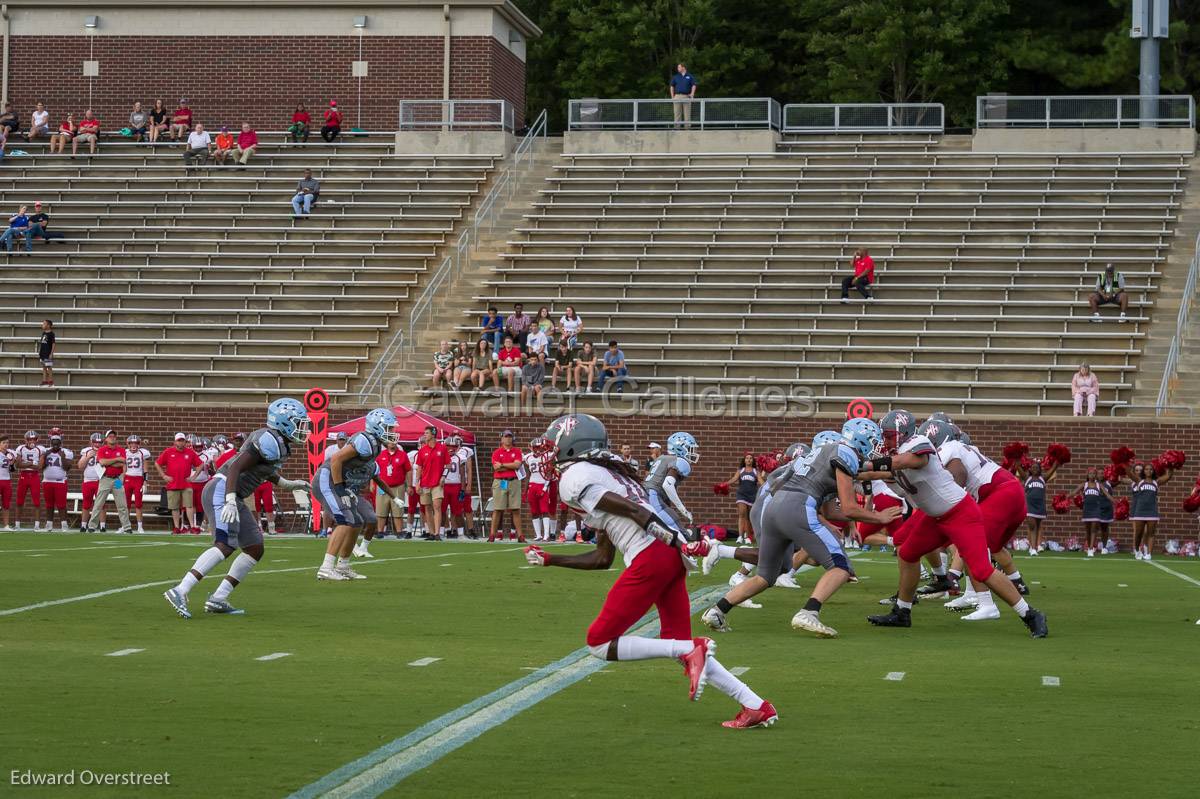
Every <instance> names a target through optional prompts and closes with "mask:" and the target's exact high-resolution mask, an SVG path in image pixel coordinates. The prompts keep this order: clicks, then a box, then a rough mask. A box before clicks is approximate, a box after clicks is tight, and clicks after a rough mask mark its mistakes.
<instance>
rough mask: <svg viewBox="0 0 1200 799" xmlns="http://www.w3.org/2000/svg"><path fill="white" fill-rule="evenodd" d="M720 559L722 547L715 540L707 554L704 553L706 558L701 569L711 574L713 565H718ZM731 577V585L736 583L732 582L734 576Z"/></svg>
mask: <svg viewBox="0 0 1200 799" xmlns="http://www.w3.org/2000/svg"><path fill="white" fill-rule="evenodd" d="M720 559H721V547H720V546H718V545H717V544H716V543H715V542H714V543H713V544H712V545H711V546H709V548H708V552H707V553H705V555H704V560H703V561H701V563H700V571H702V572H703V573H704V574H711V573H712V570H713V566H716V565H717V561H719V560H720ZM738 573H739V574H740V572H738ZM729 579H730V585H734V583H733V582H732V580H733V578H732V577H731V578H729ZM743 579H744V578H743ZM738 582H741V580H739V581H738Z"/></svg>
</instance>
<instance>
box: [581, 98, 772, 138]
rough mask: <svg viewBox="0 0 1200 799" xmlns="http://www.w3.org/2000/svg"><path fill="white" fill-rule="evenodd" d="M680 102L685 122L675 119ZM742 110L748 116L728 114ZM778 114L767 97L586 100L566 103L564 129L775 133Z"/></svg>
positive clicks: (770, 99)
mask: <svg viewBox="0 0 1200 799" xmlns="http://www.w3.org/2000/svg"><path fill="white" fill-rule="evenodd" d="M682 103H687V104H688V105H689V108H688V112H689V114H690V119H689V120H687V121H684V120H683V119H680V120H678V121H677V120H676V119H675V113H676V111H677V110H678V106H679V105H680V104H682ZM746 108H749V110H750V111H751V112H752V113H750V115H748V116H744V117H742V116H739V115H738V114H735V113H731V111H732V110H733V109H746ZM693 109H695V110H694V112H693ZM606 112H611V113H607V114H606ZM781 115H782V112H781V110H780V105H779V101H778V100H775V99H773V98H771V97H704V98H695V99H687V100H684V99H675V98H664V97H649V98H640V99H625V98H620V99H600V98H595V99H593V98H587V99H581V100H570V101H569V102H568V103H567V130H569V131H571V130H646V129H649V130H669V129H673V128H675V129H694V130H711V129H719V130H730V129H737V130H753V129H758V130H779V126H780V117H781ZM606 116H608V117H610V118H605V117H606ZM681 116H682V114H681Z"/></svg>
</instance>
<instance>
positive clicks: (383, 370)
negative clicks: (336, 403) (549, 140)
mask: <svg viewBox="0 0 1200 799" xmlns="http://www.w3.org/2000/svg"><path fill="white" fill-rule="evenodd" d="M546 118H547V115H546V111H545V110H543V111H542V113H540V114H538V116H537V118H536V119H535V120H534V121H533V124H531V125H530V126H529V128H528V130H527V131H526V133H525V136H524V137H522V139H521V141H520V142H518V143H517V146H516V147H515V148H513V152H512V156H511V158H510V160H509V165H508V166H507V167H505V169H504V171H503V172H501V173H500V176H499V177H498V178H496V181H495V182H494V183H493V184H492V187H491V189H489V190H488V193H487V194H485V195H484V197H483V199H482V200H480V201H479V206H478V207H477V208H476V209H475V213H474V215H473V216H472V217H471V221H470V223H468V224H467V226H466V227H465V228H464V229H463V231H462V233H460V234H459V236H458V240H457V241H456V242H455V243H454V252H453V253H451V254H450V255H447V256H446V257H445V258H443V259H442V262H441V263H440V264H438V267H437V269H435V270H434V272H433V274H432V275H431V276H430V278H429V282H428V283H426V284H425V289H424V290H423V291H422V292H421V294H420V296H418V297H417V299H416V301H415V302H414V303H413V304H412V307H411V308H410V309H409V312H408V324H407V325H401V327H400V329H398V330H397V331H396V332H395V334H394V335H393V336H392V338H391V340H390V341H388V344H387V346H386V347H384V349H383V352H382V353H380V355H379V358H377V359H376V361H375V365H374V366H372V367H371V371H370V373H369V374H368V375H367V379H366V380H364V381H363V385H362V388H361V389H360V390H359V392H358V399H359V402H360V403H366V402H367V400H368V399H369V398H370V397H372V396H375V395H382V392H383V389H384V380H385V377H386V376H387V374H388V373H389V372H391V370H392V365H393V363H395V360H396V358H397V357H399V356H400V354H401V353H403V352H407V351H409V350H410V349H412V348H413V347H414V346H416V343H417V333H418V332H419V331H420V330H424V329H426V328H427V327H428V326H429V323H430V317H431V312H432V309H433V303H434V301H435V300H436V299H437V296H438V291H439V290H440V289H442V288H444V287H445V286H446V285H447V282H448V281H449V282H453V281H454V280H455V279H456V278H457V277H458V274H459V273H460V272H461V271H462V267H463V264H464V263H465V262H466V259H467V258H468V257H470V255H471V251H472V250H474V249H475V246H476V245H477V244H478V243H479V230H480V229H481V228H482V227H483V226H484V225H487V228H488V231H489V232H490V231H492V230H495V228H496V217H497V216H498V210H499V208H500V206H501V203H500V200H501V198H504V199H508V198H510V197H512V195H513V194H515V193H516V191H517V187H518V186H519V185H520V178H521V177H522V176H523V174H524V170H526V169H528V168H529V167H531V166H533V164H534V163H535V162H536V160H537V150H536V147H535V143H536V141H537V139H538V138H542V139H545V137H546ZM386 400H387V398H386V397H382V396H381V399H380V401H381V402H383V401H386Z"/></svg>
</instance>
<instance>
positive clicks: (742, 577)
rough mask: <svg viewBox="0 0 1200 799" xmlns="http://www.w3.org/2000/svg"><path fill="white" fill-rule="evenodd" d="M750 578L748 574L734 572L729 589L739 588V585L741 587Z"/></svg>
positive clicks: (730, 577)
mask: <svg viewBox="0 0 1200 799" xmlns="http://www.w3.org/2000/svg"><path fill="white" fill-rule="evenodd" d="M749 576H750V575H748V574H745V573H743V572H740V571H736V572H734V573H733V574H731V575H729V587H730V588H737V587H738V586H739V585H741V584H742V583H744V582H745V581H746V578H747V577H749Z"/></svg>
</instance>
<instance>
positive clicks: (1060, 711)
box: [0, 534, 1200, 797]
mask: <svg viewBox="0 0 1200 799" xmlns="http://www.w3.org/2000/svg"><path fill="white" fill-rule="evenodd" d="M205 545H206V544H205V542H204V541H199V540H190V539H189V540H180V539H175V540H172V539H171V538H170V537H162V536H137V537H128V536H127V537H123V538H120V539H117V538H116V537H114V536H103V537H97V536H88V537H85V536H82V535H75V534H66V535H58V534H53V535H48V534H42V535H37V534H6V535H2V536H0V674H3V688H2V689H0V770H2V771H0V786H2V787H0V794H3V795H13V796H17V795H19V796H31V797H33V796H63V795H78V796H109V795H111V796H134V795H137V796H145V795H154V794H157V793H162V792H165V791H169V795H171V796H179V797H185V796H186V797H192V796H195V797H214V796H238V797H276V796H286V795H288V794H291V793H293V792H295V791H299V790H301V789H303V788H305V786H310V785H312V784H313V783H315V782H317V781H318V780H320V779H321V778H323V777H325V775H327V774H330V773H331V772H334V771H335V770H337V769H340V768H342V767H344V766H347V764H351V763H353V762H354V761H356V760H357V759H359V758H362V757H363V756H364V755H367V754H368V753H371V752H373V751H374V750H377V749H378V748H380V747H383V746H385V745H387V744H389V743H391V742H393V741H395V740H397V739H401V738H404V737H405V736H408V735H409V734H410V733H413V732H414V731H417V730H419V729H421V728H422V727H423V725H427V724H428V723H429V722H431V721H433V720H435V719H438V718H439V717H441V716H443V715H444V714H447V713H450V712H452V711H455V710H456V709H458V708H461V707H463V706H464V705H468V704H470V703H472V702H475V700H477V699H479V698H480V697H483V696H484V695H486V694H488V693H489V692H492V691H496V690H497V689H501V688H503V687H505V686H508V685H509V684H511V683H513V682H514V681H518V680H524V681H526V682H527V683H528V682H532V681H534V680H538V679H540V678H541V677H544V676H546V675H550V674H551V672H550V670H546V671H543V672H535V671H534V670H535V669H539V668H541V667H544V666H547V665H548V664H552V663H555V662H556V661H558V660H560V659H561V658H564V657H565V656H568V655H571V654H572V653H576V652H577V650H578V649H579V648H580V647H581V646H582V645H583V643H584V641H583V635H584V630H585V629H586V627H587V624H588V623H589V622H590V621H591V619H592V617H593V615H594V614H595V612H596V611H597V610H598V608H599V607H600V603H601V601H602V599H603V597H604V593H605V591H606V589H607V588H608V586H609V585H610V584H611V582H612V580H613V579H614V578H615V577H616V574H615V573H606V572H576V571H571V570H566V569H553V568H551V569H534V568H522V567H524V566H525V565H526V564H525V561H524V559H523V558H522V557H521V555H520V550H519V548H518V547H516V546H515V545H484V544H441V545H437V544H420V543H410V542H393V541H382V542H378V543H376V545H375V546H374V548H373V552H374V553H375V554H376V556H377V559H376V560H375V561H373V562H370V563H369V564H366V565H364V566H363V567H362V569H361V570H362V571H363V573H365V574H367V575H369V578H370V579H368V580H364V581H358V582H355V583H317V581H316V579H315V576H314V572H315V566H316V565H317V563H318V561H319V559H320V553H321V551H322V548H323V543H322V542H317V541H314V540H311V539H282V540H278V541H274V540H273V541H269V542H268V548H267V557H266V559H265V561H264V563H263V564H261V565H260V567H259V570H258V571H257V572H256V573H255V574H252V575H251V576H250V578H249V579H247V581H246V582H245V583H244V585H242V586H241V587H240V588H238V590H237V591H235V592H234V594H233V602H234V604H236V605H238V606H240V607H244V608H245V609H246V611H247V613H246V614H245V615H244V616H206V615H204V614H203V613H202V612H200V611H201V608H202V605H203V598H204V595H205V594H206V593H207V592H208V591H211V590H212V589H213V588H214V587H215V585H216V580H215V579H214V578H212V577H209V578H208V579H206V580H205V581H204V582H203V583H202V584H201V585H200V586H198V587H197V588H196V590H195V591H193V592H192V597H191V605H192V609H193V611H194V612H196V617H195V618H194V619H192V620H191V621H184V620H182V619H179V618H177V617H176V616H175V615H174V614H173V613H172V611H171V609H170V608H169V607H168V606H167V603H166V602H165V601H164V600H163V599H162V597H161V593H162V591H163V590H164V589H165V588H166V587H167V585H168V584H170V583H173V582H174V581H175V580H177V579H178V577H179V576H180V575H181V574H182V573H183V571H184V570H185V569H186V568H187V567H188V566H190V565H191V563H192V560H193V559H194V558H195V556H196V554H197V553H199V552H200V551H201V547H202V546H205ZM618 562H619V561H618ZM857 563H858V569H859V573H860V575H861V576H862V578H863V579H862V581H861V582H860V583H859V584H857V585H851V586H847V587H846V588H845V589H844V590H843V591H842V592H841V594H840V595H839V596H836V597H835V598H834V599H833V600H832V601H831V602H830V603H829V604H828V605H827V606H826V609H825V611H823V613H822V617H823V618H824V619H825V620H826V622H827V623H829V624H832V625H833V626H835V627H837V628H838V629H839V630H840V631H841V634H842V637H841V638H840V639H838V640H818V639H815V638H812V637H809V636H807V635H805V634H801V633H797V632H793V631H792V630H791V628H790V627H789V624H788V622H789V619H790V618H791V615H792V613H794V612H795V610H796V609H797V608H799V607H800V606H801V605H802V604H803V599H804V597H805V596H806V593H807V592H797V591H787V590H784V589H775V590H773V591H771V592H768V593H767V594H766V595H765V596H764V597H763V598H762V601H763V603H764V605H765V607H764V608H763V609H761V610H748V609H742V608H739V609H737V610H735V612H734V613H733V614H732V615H731V617H730V623H731V625H732V626H733V628H734V629H733V632H731V633H728V634H722V635H717V636H715V637H716V640H717V641H718V653H717V654H718V657H719V658H720V660H721V661H722V662H723V663H724V664H725V665H726V666H727V667H730V668H735V667H739V666H740V667H746V668H747V669H748V670H747V671H746V672H745V674H744V676H743V679H745V680H746V681H747V682H748V683H749V684H750V685H751V686H752V687H753V688H754V689H755V690H756V691H758V692H759V693H760V694H762V695H763V696H765V697H766V698H768V699H771V700H772V701H773V702H774V703H775V704H776V706H777V707H778V708H779V712H780V722H779V723H778V724H777V725H775V726H774V727H773V728H771V729H757V730H750V731H730V730H725V729H723V728H721V727H720V726H719V723H720V722H721V721H723V720H725V719H727V718H731V717H732V716H733V715H734V713H735V712H736V710H737V708H736V706H735V705H734V703H733V702H732V701H731V700H729V699H728V698H727V697H725V696H724V695H722V694H720V693H719V692H717V691H716V690H715V689H710V690H709V691H708V692H706V693H705V695H704V697H703V699H702V701H700V702H699V703H696V704H692V703H689V702H688V701H687V698H686V681H685V679H684V678H683V676H682V674H681V670H680V668H679V667H678V666H677V665H676V664H668V663H666V662H663V661H645V662H638V663H619V664H609V665H607V666H605V667H603V668H602V669H600V670H599V671H596V672H594V673H591V674H588V675H587V676H584V677H583V679H580V680H579V681H578V682H575V683H573V684H570V685H567V686H566V687H564V688H562V690H559V691H557V692H551V693H548V695H546V696H545V697H544V698H541V701H539V702H536V703H534V704H532V706H530V707H528V709H525V710H523V711H521V712H519V713H517V714H516V715H514V716H513V717H512V718H510V719H508V720H507V721H504V722H503V723H500V724H498V726H494V727H493V728H491V729H488V730H486V731H484V732H482V734H479V735H478V737H474V738H473V739H471V738H472V736H473V733H472V732H471V730H470V726H469V725H468V726H467V731H466V733H465V734H464V735H461V736H459V737H458V738H451V739H449V741H448V742H445V743H443V744H442V745H441V746H433V745H432V744H431V743H430V742H429V741H427V742H426V743H425V744H420V743H419V742H417V741H416V738H418V737H420V736H410V738H409V739H408V740H407V742H406V743H410V744H414V746H413V747H412V748H404V749H403V751H399V750H400V749H402V748H403V747H402V746H401V745H399V744H398V745H396V746H394V747H393V748H392V749H391V750H388V753H389V754H391V753H393V752H398V757H401V758H402V759H405V758H406V760H405V762H406V763H407V766H406V768H407V769H408V773H407V776H406V777H405V778H404V779H403V780H402V781H400V782H398V783H395V784H394V786H393V787H390V788H387V787H383V788H381V787H379V786H378V785H377V784H376V783H372V782H370V781H369V780H368V777H369V776H370V775H369V774H368V775H367V777H362V778H359V781H358V782H351V783H349V784H348V785H347V786H346V787H345V788H344V789H341V790H339V792H336V793H335V794H334V795H358V796H374V795H378V794H379V791H380V790H383V791H384V793H383V795H387V796H404V797H440V796H481V795H488V796H491V797H508V796H512V797H517V796H521V797H524V796H530V795H539V796H543V795H544V796H563V797H573V796H579V797H607V796H621V797H641V796H649V795H651V794H655V795H658V796H687V797H708V796H713V797H717V796H721V797H728V796H736V795H738V794H739V793H741V792H753V794H754V795H761V796H774V795H779V796H783V795H788V796H791V795H797V794H800V793H805V794H810V795H811V794H816V793H818V792H819V793H821V794H823V795H825V796H834V797H842V796H855V797H857V796H862V797H884V796H886V797H903V796H928V795H929V794H931V793H932V792H938V793H942V794H943V795H945V794H944V792H946V791H955V792H957V794H958V795H963V796H997V797H1012V796H1022V795H1026V794H1034V795H1038V796H1047V797H1062V796H1088V797H1099V796H1105V797H1107V796H1121V797H1128V796H1132V795H1135V794H1137V793H1140V794H1142V795H1145V796H1150V797H1158V796H1185V795H1186V796H1193V795H1195V794H1194V791H1195V758H1196V751H1197V743H1198V742H1200V729H1198V728H1200V696H1198V692H1197V690H1196V673H1197V671H1196V669H1197V664H1198V660H1200V657H1198V656H1200V626H1197V625H1196V624H1195V622H1196V618H1197V614H1198V613H1200V584H1197V583H1193V582H1189V581H1188V580H1186V579H1184V578H1183V577H1184V576H1185V577H1189V578H1191V579H1192V580H1196V581H1198V582H1200V562H1198V561H1196V560H1186V561H1185V560H1182V559H1177V558H1171V559H1163V560H1162V561H1161V566H1163V567H1166V568H1169V569H1171V570H1173V571H1174V572H1177V573H1178V574H1172V573H1169V572H1167V571H1164V570H1162V569H1161V568H1156V567H1155V566H1154V565H1153V564H1144V563H1138V562H1135V561H1134V560H1132V558H1130V557H1129V556H1127V555H1121V556H1108V557H1105V558H1097V559H1094V560H1084V559H1083V558H1081V557H1079V556H1078V555H1069V556H1068V555H1061V556H1043V557H1041V558H1037V559H1032V558H1028V557H1021V558H1019V559H1018V563H1019V565H1020V567H1021V568H1022V570H1023V572H1024V574H1025V577H1026V579H1027V580H1029V581H1036V584H1034V585H1033V586H1032V588H1033V591H1034V594H1033V596H1031V597H1030V599H1031V601H1032V602H1033V604H1034V605H1036V606H1037V607H1039V608H1041V609H1042V610H1044V611H1045V612H1046V613H1047V615H1048V617H1049V623H1050V637H1049V638H1047V639H1045V640H1042V641H1034V640H1031V639H1030V638H1029V637H1028V635H1027V633H1026V631H1025V628H1024V627H1023V626H1022V625H1021V624H1020V623H1019V622H1018V621H1017V619H1016V617H1015V615H1013V614H1012V613H1011V612H1010V611H1007V610H1006V611H1005V615H1004V617H1003V618H1002V619H1001V620H1000V621H995V622H983V623H974V624H972V623H964V622H962V621H960V620H959V617H958V616H956V615H953V614H951V613H948V612H946V611H944V610H943V609H942V608H941V603H940V602H937V603H926V604H924V605H919V606H918V607H917V608H916V610H915V611H914V624H915V626H914V627H913V628H912V629H911V630H894V629H876V628H872V627H871V626H869V625H868V624H867V623H866V622H865V619H864V617H865V616H866V615H867V614H868V613H874V612H878V611H879V610H880V608H879V606H878V605H877V603H876V600H877V599H878V598H879V597H880V596H882V595H886V594H890V593H891V592H892V590H894V587H895V574H896V569H895V565H894V562H893V561H892V560H891V559H890V557H889V556H886V555H880V554H878V553H868V554H866V555H863V556H862V557H860V558H858V559H857ZM1155 563H1160V561H1155ZM732 568H733V567H732V565H730V564H729V563H727V562H722V563H721V564H719V565H718V566H717V569H716V571H715V572H714V574H713V575H711V576H710V577H707V578H701V577H700V576H699V575H697V576H696V578H694V581H693V584H692V585H691V586H689V587H690V588H691V589H692V590H693V592H695V591H697V590H698V589H703V588H705V587H706V586H718V585H721V584H723V583H724V581H725V579H726V578H727V577H728V576H729V574H730V572H731V571H732ZM218 571H220V572H222V573H223V571H224V567H219V569H218ZM1180 575H1183V576H1180ZM812 579H813V578H812V575H811V574H805V575H802V576H801V582H802V584H803V585H804V586H805V587H806V588H807V587H809V586H811V584H812ZM125 587H132V588H130V590H125V591H118V592H113V591H114V589H121V588H125ZM104 592H113V593H104ZM94 594H103V595H100V596H87V595H94ZM71 598H75V600H76V601H63V602H61V603H59V604H48V605H44V606H39V603H46V602H51V603H53V602H54V601H55V600H68V599H71ZM701 629H702V628H701V626H700V624H699V622H698V620H697V621H696V623H695V631H696V633H697V634H699V633H700V631H701ZM125 649H138V650H141V651H138V652H135V653H132V654H128V655H124V656H109V653H113V652H118V651H120V650H125ZM273 653H288V655H287V656H286V657H279V658H276V659H274V660H267V661H261V660H257V658H261V657H263V656H265V655H270V654H273ZM423 658H438V660H436V661H434V662H432V663H430V664H429V665H424V666H414V665H411V664H412V663H414V662H417V661H420V660H421V659H423ZM595 664H596V665H598V662H595ZM592 665H593V661H592V660H591V659H588V658H584V659H582V660H580V662H579V664H577V665H574V666H567V668H566V670H565V671H564V672H563V673H567V672H568V671H570V670H571V669H579V668H581V667H584V668H586V667H590V666H592ZM889 672H904V677H903V679H902V680H900V681H894V680H893V681H889V680H887V679H885V675H886V674H887V673H889ZM1047 676H1051V677H1057V678H1059V680H1060V682H1061V684H1060V685H1058V686H1044V685H1043V677H1047ZM541 684H542V683H535V684H534V686H533V687H532V688H530V689H528V690H530V691H534V690H535V689H536V688H537V686H538V685H541ZM501 693H503V692H501ZM480 706H481V703H478V702H476V703H475V705H472V706H471V708H468V710H474V709H478V708H479V707H480ZM497 707H498V706H497ZM486 712H491V710H487V711H485V712H484V714H486ZM465 714H466V711H464V713H463V715H465ZM472 718H475V717H472ZM460 726H461V725H460ZM453 729H458V728H452V731H453ZM428 731H429V728H426V730H425V731H424V732H428ZM424 732H422V734H424ZM475 732H478V730H476V731H475ZM431 740H433V739H431ZM421 747H424V749H422V748H421ZM362 768H365V766H363V767H359V768H349V769H345V770H343V771H342V772H340V775H341V776H340V777H339V778H337V779H336V780H335V781H334V782H333V783H330V784H322V785H318V786H316V787H315V788H313V789H311V790H310V791H309V792H308V793H306V794H304V795H320V794H322V793H324V791H325V790H326V789H327V788H332V787H334V786H335V785H336V784H337V783H339V782H344V781H345V780H350V779H354V778H355V776H356V774H357V773H358V771H361V770H362ZM71 769H76V770H83V769H91V770H93V771H97V772H127V771H136V772H169V773H170V775H171V776H170V780H171V785H170V787H169V788H154V787H140V788H130V787H115V786H110V787H95V786H90V787H79V786H77V787H75V788H73V789H66V788H63V787H41V788H37V787H20V788H17V787H13V786H10V784H9V783H10V779H11V772H13V771H14V770H15V771H19V772H24V771H25V770H31V771H33V772H65V771H70V770H71ZM372 773H375V772H372ZM351 789H357V790H358V792H357V793H356V792H354V791H353V790H351Z"/></svg>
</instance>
